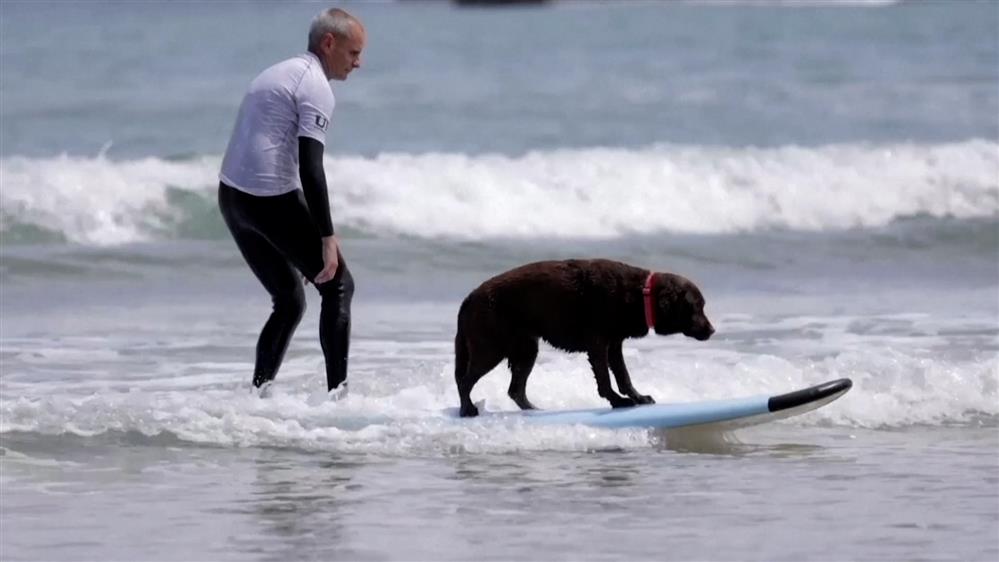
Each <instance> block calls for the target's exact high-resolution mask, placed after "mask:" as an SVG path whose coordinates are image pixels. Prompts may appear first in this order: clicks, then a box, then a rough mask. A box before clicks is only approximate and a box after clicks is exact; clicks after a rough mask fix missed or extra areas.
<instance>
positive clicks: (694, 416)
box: [482, 379, 853, 429]
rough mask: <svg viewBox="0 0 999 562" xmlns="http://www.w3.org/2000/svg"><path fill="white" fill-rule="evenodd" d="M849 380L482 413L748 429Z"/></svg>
mask: <svg viewBox="0 0 999 562" xmlns="http://www.w3.org/2000/svg"><path fill="white" fill-rule="evenodd" d="M852 386H853V382H852V381H851V380H850V379H837V380H834V381H829V382H825V383H822V384H818V385H815V386H810V387H808V388H803V389H801V390H795V391H793V392H788V393H785V394H777V395H760V396H752V397H748V398H734V399H728V400H709V401H704V402H689V403H678V404H647V405H642V406H634V407H631V408H594V409H589V410H524V411H515V412H491V413H490V412H486V413H484V414H482V415H483V416H485V417H488V418H489V419H508V418H514V417H516V418H517V419H523V420H527V421H530V422H531V423H538V424H558V425H566V424H570V425H572V424H579V425H588V426H592V427H604V428H612V429H613V428H626V427H639V428H641V427H646V428H677V427H690V426H704V425H708V424H714V425H718V426H720V427H723V428H737V427H746V426H750V425H757V424H761V423H766V422H771V421H775V420H779V419H783V418H788V417H791V416H796V415H799V414H803V413H805V412H810V411H812V410H815V409H816V408H820V407H822V406H825V405H826V404H828V403H830V402H832V401H833V400H836V399H837V398H839V397H840V396H843V395H844V394H846V392H847V391H848V390H850V388H851V387H852Z"/></svg>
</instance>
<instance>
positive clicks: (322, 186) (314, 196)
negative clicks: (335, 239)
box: [298, 137, 333, 238]
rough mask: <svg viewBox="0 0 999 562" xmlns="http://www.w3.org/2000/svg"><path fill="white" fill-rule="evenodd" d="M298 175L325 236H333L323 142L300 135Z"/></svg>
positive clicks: (320, 229)
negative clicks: (324, 168) (324, 167)
mask: <svg viewBox="0 0 999 562" xmlns="http://www.w3.org/2000/svg"><path fill="white" fill-rule="evenodd" d="M298 175H299V177H300V178H301V180H302V191H304V192H305V202H306V203H308V204H309V213H311V214H312V220H313V221H315V223H316V227H317V228H318V229H319V235H320V236H322V237H323V238H325V237H327V236H333V220H332V219H331V218H330V197H329V193H328V191H327V189H326V172H325V171H324V170H323V143H321V142H319V141H317V140H316V139H311V138H309V137H298Z"/></svg>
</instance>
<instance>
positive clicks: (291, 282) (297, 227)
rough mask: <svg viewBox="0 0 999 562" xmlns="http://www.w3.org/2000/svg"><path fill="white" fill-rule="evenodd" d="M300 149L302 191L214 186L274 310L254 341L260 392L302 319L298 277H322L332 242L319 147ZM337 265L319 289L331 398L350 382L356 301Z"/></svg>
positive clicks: (343, 268)
mask: <svg viewBox="0 0 999 562" xmlns="http://www.w3.org/2000/svg"><path fill="white" fill-rule="evenodd" d="M298 147H299V168H300V177H301V180H302V190H295V191H292V192H290V193H285V194H282V195H276V196H271V197H260V196H255V195H250V194H248V193H244V192H242V191H240V190H238V189H236V188H233V187H230V186H228V185H225V184H224V183H220V184H219V208H220V209H221V211H222V217H223V218H224V219H225V223H226V225H227V226H228V227H229V231H230V232H231V233H232V236H233V238H234V239H235V240H236V245H237V246H238V247H239V251H240V252H241V253H242V254H243V258H245V259H246V263H247V264H249V266H250V269H252V270H253V273H254V274H255V275H256V276H257V279H259V280H260V282H261V283H262V284H263V285H264V288H265V289H267V292H268V293H270V295H271V300H272V301H273V303H274V309H273V311H272V312H271V315H270V318H268V319H267V323H266V324H264V328H263V331H261V332H260V339H259V340H258V341H257V357H256V367H255V368H254V372H253V385H254V386H257V387H259V386H260V385H262V384H264V383H265V382H268V381H271V380H273V379H274V376H275V375H276V374H277V371H278V368H279V367H280V366H281V361H282V359H284V353H285V350H286V349H287V348H288V341H289V340H290V339H291V336H292V334H293V333H294V332H295V328H296V327H297V326H298V322H299V321H300V320H301V319H302V314H303V313H304V312H305V291H304V289H303V287H302V285H303V284H302V278H301V275H305V277H306V278H307V279H309V280H313V279H315V277H316V275H318V274H319V272H320V271H322V269H323V267H324V262H323V243H322V237H324V236H330V235H332V234H333V224H332V221H331V220H330V211H329V197H328V195H327V190H326V178H325V175H324V173H323V165H322V155H323V145H322V143H320V142H318V141H316V140H313V139H310V138H306V137H299V143H298ZM339 262H340V263H339V267H338V268H337V271H336V275H335V276H334V277H333V279H331V280H329V281H327V282H325V283H322V284H319V285H316V288H317V289H318V290H319V293H320V295H322V310H321V311H320V313H319V341H320V343H321V345H322V348H323V355H325V358H326V384H327V388H328V389H329V390H332V389H334V388H336V387H337V386H339V385H340V383H342V382H343V381H345V380H346V378H347V355H348V351H349V347H350V303H351V300H352V298H353V296H354V279H353V277H351V275H350V271H349V270H348V269H347V264H346V263H345V262H344V260H343V257H342V256H340V260H339ZM296 270H297V271H296ZM299 272H301V275H300V274H299Z"/></svg>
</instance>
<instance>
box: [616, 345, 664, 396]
mask: <svg viewBox="0 0 999 562" xmlns="http://www.w3.org/2000/svg"><path fill="white" fill-rule="evenodd" d="M622 343H623V342H621V341H616V342H612V343H611V344H610V346H609V347H608V349H607V354H608V356H607V358H608V360H609V361H610V368H611V371H612V372H613V373H614V380H616V381H617V391H618V392H620V393H621V394H624V395H626V396H628V397H629V398H631V399H632V400H634V401H635V403H636V404H655V403H656V401H655V400H653V399H652V397H651V396H644V395H642V394H639V393H638V391H637V390H635V387H634V386H632V384H631V375H629V374H628V368H627V367H625V366H624V353H623V352H622V351H621V344H622Z"/></svg>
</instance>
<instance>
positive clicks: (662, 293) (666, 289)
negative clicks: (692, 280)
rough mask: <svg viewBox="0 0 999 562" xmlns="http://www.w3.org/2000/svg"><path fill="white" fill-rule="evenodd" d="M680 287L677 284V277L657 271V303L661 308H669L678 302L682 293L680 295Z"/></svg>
mask: <svg viewBox="0 0 999 562" xmlns="http://www.w3.org/2000/svg"><path fill="white" fill-rule="evenodd" d="M678 289H679V287H678V286H677V283H676V279H674V278H673V276H672V275H670V274H668V273H657V274H656V292H657V293H658V294H657V295H656V303H658V305H659V310H663V311H665V310H669V309H670V307H671V306H672V305H673V304H674V303H676V302H677V299H678V298H681V295H678V294H677V292H678Z"/></svg>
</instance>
